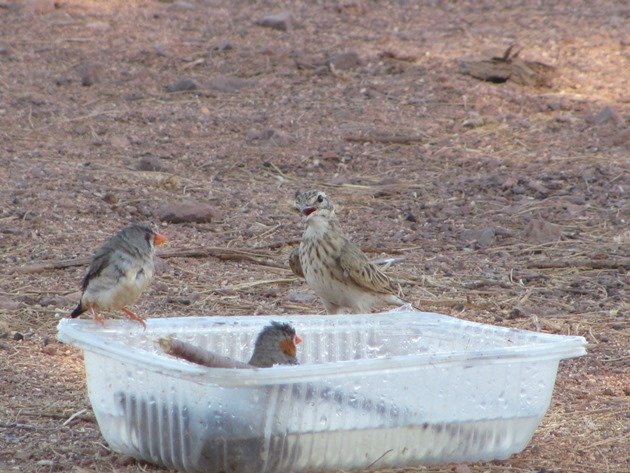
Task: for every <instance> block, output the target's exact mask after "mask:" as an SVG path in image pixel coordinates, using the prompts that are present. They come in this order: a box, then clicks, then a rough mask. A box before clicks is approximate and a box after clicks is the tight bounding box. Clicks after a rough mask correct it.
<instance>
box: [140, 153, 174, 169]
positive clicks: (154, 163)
mask: <svg viewBox="0 0 630 473" xmlns="http://www.w3.org/2000/svg"><path fill="white" fill-rule="evenodd" d="M136 169H137V170H138V171H150V172H170V171H171V168H170V166H168V165H167V164H166V163H164V161H162V160H161V159H160V158H158V157H156V156H144V157H142V158H140V160H139V161H138V162H137V163H136Z"/></svg>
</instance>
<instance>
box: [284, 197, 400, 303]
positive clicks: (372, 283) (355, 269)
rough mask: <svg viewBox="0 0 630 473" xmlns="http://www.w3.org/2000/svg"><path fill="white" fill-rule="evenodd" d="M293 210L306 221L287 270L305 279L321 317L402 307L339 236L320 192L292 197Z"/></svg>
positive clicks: (340, 232)
mask: <svg viewBox="0 0 630 473" xmlns="http://www.w3.org/2000/svg"><path fill="white" fill-rule="evenodd" d="M295 206H296V207H297V209H298V210H299V211H300V213H301V214H302V215H304V217H305V218H306V230H305V231H304V235H303V236H302V242H301V243H300V247H299V249H296V250H294V252H293V253H292V254H291V256H290V258H289V264H290V266H291V269H292V270H293V272H294V273H295V274H296V275H298V276H301V277H304V278H305V279H306V283H307V284H308V286H309V287H310V288H311V289H312V290H313V291H314V292H315V294H317V295H318V296H319V298H320V299H321V300H322V302H323V304H324V306H325V308H326V312H328V313H329V314H338V313H340V312H342V311H343V309H349V310H350V311H351V312H356V313H366V312H369V311H370V309H371V308H372V307H373V306H375V305H379V304H396V305H401V304H404V303H405V302H404V301H403V300H402V299H400V298H399V297H398V296H397V289H396V287H395V286H394V285H393V283H392V281H391V280H390V279H389V277H387V275H385V274H384V273H383V272H382V271H381V270H379V269H378V268H377V267H376V266H375V265H374V264H373V263H371V262H370V261H369V260H368V259H367V257H366V256H365V254H364V253H363V252H362V251H361V249H360V248H359V247H358V246H357V245H355V244H354V243H352V242H351V241H350V240H349V239H348V238H347V237H346V236H345V234H344V233H343V230H342V229H341V225H340V224H339V221H338V219H337V217H336V216H335V209H334V207H333V205H332V203H331V202H330V200H329V199H328V196H327V195H326V194H325V193H324V192H322V191H317V190H310V191H306V192H298V193H297V194H296V196H295Z"/></svg>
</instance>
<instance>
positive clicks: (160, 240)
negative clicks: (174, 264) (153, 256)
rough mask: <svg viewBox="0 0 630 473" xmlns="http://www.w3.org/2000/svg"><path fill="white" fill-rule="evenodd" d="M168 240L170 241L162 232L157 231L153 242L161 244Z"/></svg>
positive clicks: (156, 244)
mask: <svg viewBox="0 0 630 473" xmlns="http://www.w3.org/2000/svg"><path fill="white" fill-rule="evenodd" d="M167 241H168V238H166V237H165V236H164V235H162V234H161V233H156V234H155V236H154V237H153V244H154V245H155V246H160V245H161V244H162V243H165V242H167Z"/></svg>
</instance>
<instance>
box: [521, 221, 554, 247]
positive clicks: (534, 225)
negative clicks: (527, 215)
mask: <svg viewBox="0 0 630 473" xmlns="http://www.w3.org/2000/svg"><path fill="white" fill-rule="evenodd" d="M561 237H562V230H561V228H560V226H559V225H556V224H555V223H549V222H546V221H544V220H540V219H535V220H531V221H530V222H529V223H528V224H527V226H526V227H525V231H524V233H523V238H524V239H525V240H527V241H529V242H531V243H536V244H543V243H552V242H554V241H558V240H559V239H560V238H561Z"/></svg>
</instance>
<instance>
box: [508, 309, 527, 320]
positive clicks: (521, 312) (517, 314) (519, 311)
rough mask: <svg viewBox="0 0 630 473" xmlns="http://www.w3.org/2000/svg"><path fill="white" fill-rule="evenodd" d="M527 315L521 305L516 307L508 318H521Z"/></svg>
mask: <svg viewBox="0 0 630 473" xmlns="http://www.w3.org/2000/svg"><path fill="white" fill-rule="evenodd" d="M523 317H527V313H526V312H525V311H524V310H523V309H521V308H520V307H514V308H513V309H512V310H511V311H510V313H509V314H508V319H520V318H523Z"/></svg>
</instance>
